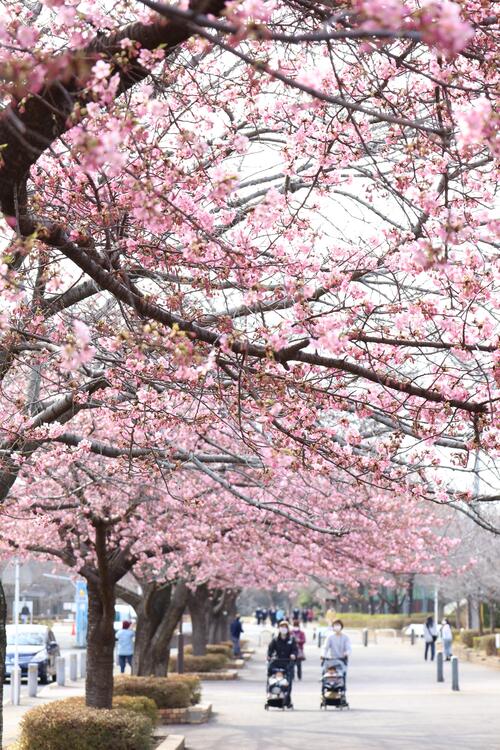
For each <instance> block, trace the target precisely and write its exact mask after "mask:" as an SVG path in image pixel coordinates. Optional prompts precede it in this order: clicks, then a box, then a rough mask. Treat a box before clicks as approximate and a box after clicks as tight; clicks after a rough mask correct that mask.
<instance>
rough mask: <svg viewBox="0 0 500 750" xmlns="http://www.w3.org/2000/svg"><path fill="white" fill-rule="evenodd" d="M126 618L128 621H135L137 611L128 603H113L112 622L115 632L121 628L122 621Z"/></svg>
mask: <svg viewBox="0 0 500 750" xmlns="http://www.w3.org/2000/svg"><path fill="white" fill-rule="evenodd" d="M125 620H127V621H128V622H130V623H135V621H136V620H137V613H136V611H135V609H134V608H133V607H131V606H130V605H129V604H116V605H115V621H114V623H113V626H114V629H115V633H116V632H117V631H118V630H121V628H122V626H123V623H124V622H125Z"/></svg>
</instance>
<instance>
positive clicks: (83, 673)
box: [80, 651, 87, 680]
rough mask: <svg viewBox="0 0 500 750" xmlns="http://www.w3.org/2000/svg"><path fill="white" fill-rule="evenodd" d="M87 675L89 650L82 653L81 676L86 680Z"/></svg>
mask: <svg viewBox="0 0 500 750" xmlns="http://www.w3.org/2000/svg"><path fill="white" fill-rule="evenodd" d="M86 676H87V652H86V651H82V652H81V654H80V677H81V678H82V680H84V679H85V678H86Z"/></svg>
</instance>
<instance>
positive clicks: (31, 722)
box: [19, 700, 153, 750]
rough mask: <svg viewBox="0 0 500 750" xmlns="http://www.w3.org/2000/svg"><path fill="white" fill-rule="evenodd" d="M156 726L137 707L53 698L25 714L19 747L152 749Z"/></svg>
mask: <svg viewBox="0 0 500 750" xmlns="http://www.w3.org/2000/svg"><path fill="white" fill-rule="evenodd" d="M152 728H153V725H152V722H151V719H149V718H148V717H147V716H141V715H139V714H138V713H137V712H136V711H135V710H133V711H130V710H124V709H123V708H113V709H102V708H89V707H88V706H85V705H84V704H83V701H82V700H62V701H53V702H52V703H47V704H46V705H45V706H38V707H37V708H32V709H31V710H30V711H28V712H27V713H26V714H25V715H24V717H23V718H22V721H21V738H20V740H19V750H68V748H71V750H96V749H97V748H99V750H117V749H118V748H119V750H151V748H152Z"/></svg>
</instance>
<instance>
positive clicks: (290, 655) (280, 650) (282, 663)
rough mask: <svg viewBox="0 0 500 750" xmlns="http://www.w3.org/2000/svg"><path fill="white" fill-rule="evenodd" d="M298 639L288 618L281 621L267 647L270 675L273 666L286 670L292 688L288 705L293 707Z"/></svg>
mask: <svg viewBox="0 0 500 750" xmlns="http://www.w3.org/2000/svg"><path fill="white" fill-rule="evenodd" d="M297 654H298V647H297V641H296V640H295V638H294V637H293V635H292V633H291V632H290V626H289V624H288V622H287V621H286V620H283V621H282V622H280V626H279V630H278V635H277V636H275V637H274V638H273V639H272V641H271V643H270V644H269V646H268V649H267V661H268V675H271V667H272V666H273V667H276V666H279V667H281V668H282V669H283V670H285V671H286V674H287V677H288V681H289V683H290V690H289V693H288V702H287V705H288V707H291V705H292V703H291V694H292V681H293V672H294V668H293V667H294V662H295V661H296V659H297Z"/></svg>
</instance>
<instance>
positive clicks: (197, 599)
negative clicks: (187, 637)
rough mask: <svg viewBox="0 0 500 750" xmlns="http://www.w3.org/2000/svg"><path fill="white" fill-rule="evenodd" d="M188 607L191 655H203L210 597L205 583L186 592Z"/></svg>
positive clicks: (205, 648)
mask: <svg viewBox="0 0 500 750" xmlns="http://www.w3.org/2000/svg"><path fill="white" fill-rule="evenodd" d="M188 608H189V614H190V615H191V624H192V627H193V634H192V641H191V642H192V644H193V656H205V654H206V653H207V644H208V623H209V617H210V610H211V608H212V599H211V597H210V591H209V590H208V586H207V585H206V584H202V585H201V586H197V587H196V589H195V590H194V591H189V592H188Z"/></svg>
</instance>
